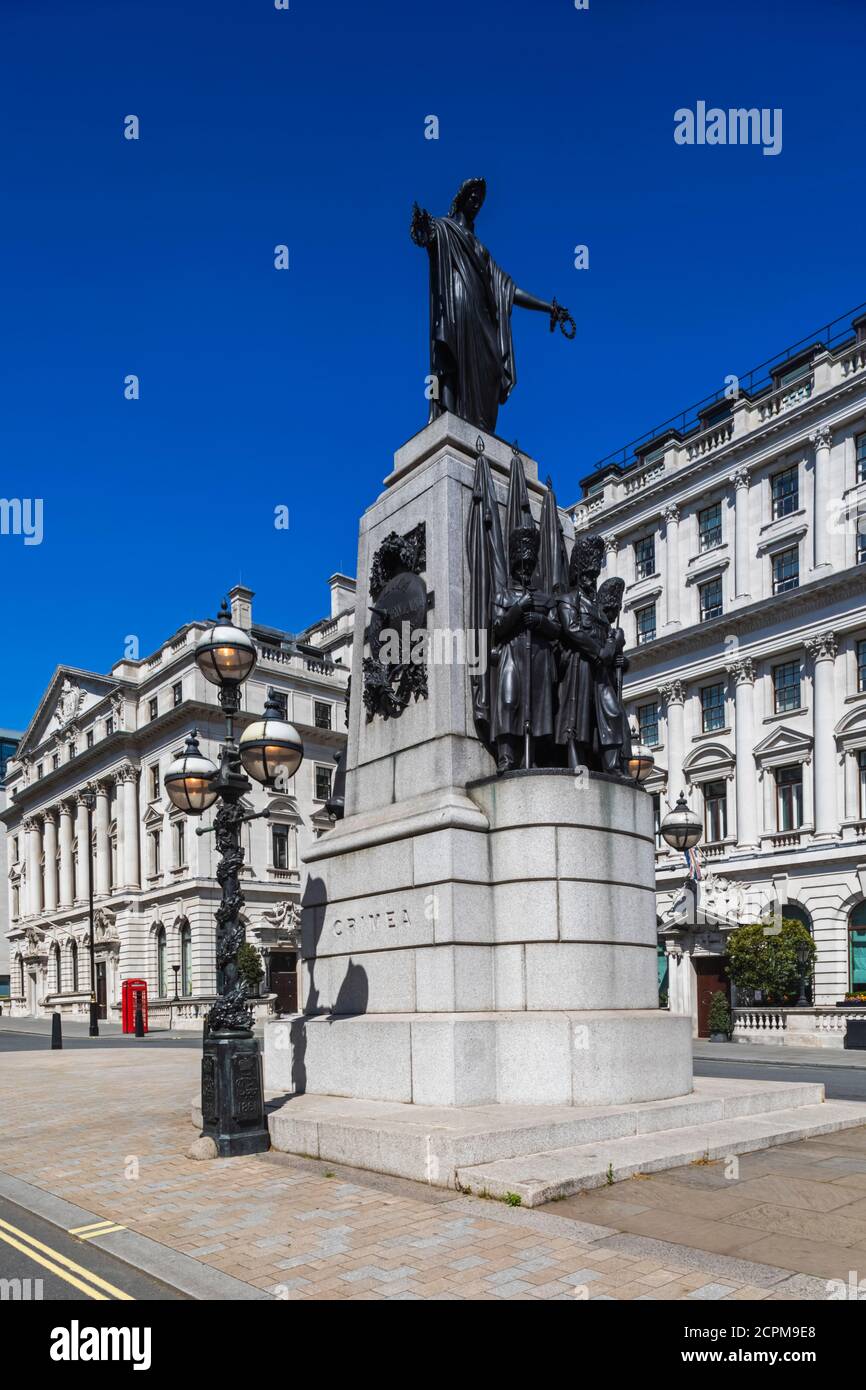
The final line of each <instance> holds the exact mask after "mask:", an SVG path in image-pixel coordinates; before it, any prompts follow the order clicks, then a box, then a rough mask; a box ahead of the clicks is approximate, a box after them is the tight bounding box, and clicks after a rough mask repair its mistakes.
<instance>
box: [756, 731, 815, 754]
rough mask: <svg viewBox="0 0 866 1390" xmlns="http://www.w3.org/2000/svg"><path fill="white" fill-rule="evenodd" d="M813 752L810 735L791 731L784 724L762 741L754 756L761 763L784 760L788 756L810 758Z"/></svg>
mask: <svg viewBox="0 0 866 1390" xmlns="http://www.w3.org/2000/svg"><path fill="white" fill-rule="evenodd" d="M811 751H812V738H811V736H810V735H809V734H806V733H802V732H801V731H800V730H799V729H789V728H787V727H786V726H785V725H784V724H782V725H780V726H779V727H778V728H777V729H774V730H773V732H772V733H771V734H768V735H767V737H766V738H764V739H762V740H761V742H760V743H759V744H758V745H757V747H756V748H755V749H754V756H755V759H756V760H757V761H761V760H762V759H770V758H772V759H776V758H784V757H785V756H786V755H787V754H790V755H791V756H793V757H798V756H799V757H803V756H808V755H809V754H810V753H811Z"/></svg>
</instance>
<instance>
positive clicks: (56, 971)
mask: <svg viewBox="0 0 866 1390" xmlns="http://www.w3.org/2000/svg"><path fill="white" fill-rule="evenodd" d="M51 963H52V966H53V969H52V975H53V977H54V993H55V994H59V993H60V947H59V946H57V945H54V946H52V947H51Z"/></svg>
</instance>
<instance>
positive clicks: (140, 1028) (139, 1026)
mask: <svg viewBox="0 0 866 1390" xmlns="http://www.w3.org/2000/svg"><path fill="white" fill-rule="evenodd" d="M135 1036H136V1037H137V1038H143V1037H144V1014H143V1013H142V1012H141V1004H140V1003H137V1004H136V1006H135Z"/></svg>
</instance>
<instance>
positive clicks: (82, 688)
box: [17, 666, 124, 761]
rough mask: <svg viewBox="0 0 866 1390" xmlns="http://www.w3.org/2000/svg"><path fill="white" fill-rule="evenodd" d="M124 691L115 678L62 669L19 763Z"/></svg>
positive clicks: (20, 752) (27, 732) (54, 678)
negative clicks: (113, 696)
mask: <svg viewBox="0 0 866 1390" xmlns="http://www.w3.org/2000/svg"><path fill="white" fill-rule="evenodd" d="M123 688H124V687H123V686H121V685H120V684H119V683H118V682H117V681H116V680H115V679H113V678H112V677H111V676H101V675H99V674H98V673H97V672H94V671H81V670H79V669H78V668H76V667H74V666H58V667H57V670H56V671H55V672H54V675H53V676H52V677H51V680H50V682H49V684H48V686H47V688H46V690H45V694H44V695H43V697H42V699H41V700H40V702H39V705H38V706H37V709H36V713H35V714H34V716H33V718H32V719H31V721H30V723H29V724H28V726H27V728H26V729H25V731H24V736H23V738H22V739H21V742H20V743H19V745H18V751H17V761H21V760H23V759H25V758H27V757H28V756H32V754H33V751H34V750H35V749H37V748H39V747H40V745H41V744H43V743H45V742H46V740H47V739H49V738H50V737H52V736H53V735H55V734H57V735H61V736H62V734H63V733H64V731H66V730H69V729H71V728H74V727H75V725H76V724H80V722H81V720H82V718H83V717H85V716H86V714H87V711H88V710H89V709H91V708H92V707H93V706H94V705H96V704H98V703H99V702H100V701H101V700H104V699H105V697H106V696H107V695H111V694H113V693H114V692H115V691H117V690H121V689H123Z"/></svg>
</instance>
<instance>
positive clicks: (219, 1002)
mask: <svg viewBox="0 0 866 1390" xmlns="http://www.w3.org/2000/svg"><path fill="white" fill-rule="evenodd" d="M195 659H196V664H197V665H198V668H199V670H200V671H201V673H202V675H203V676H204V677H205V679H206V680H208V681H210V682H211V684H212V685H215V686H217V688H218V698H219V703H220V707H221V709H222V711H223V714H224V715H225V721H226V723H225V739H224V741H223V743H222V744H221V745H220V754H219V765H218V766H217V765H216V764H214V763H213V762H211V760H210V758H207V757H205V755H204V754H203V753H202V752H201V750H200V749H199V746H198V741H197V738H196V736H195V733H193V734H192V735H190V737H189V738H188V739H187V742H186V747H185V748H184V750H183V752H182V753H181V754H180V755H179V756H178V757H177V758H176V759H175V760H174V762H173V763H172V764H171V766H170V767H169V768H168V769H167V771H166V774H165V777H164V779H163V780H164V785H165V790H166V793H167V794H168V797H169V800H170V801H171V803H172V805H173V806H176V807H178V809H179V810H181V811H184V812H185V813H186V814H187V815H188V816H199V815H201V814H202V812H203V811H206V810H207V809H208V807H209V806H212V805H213V804H214V802H216V801H218V802H219V803H220V804H219V808H218V810H217V812H216V815H215V816H214V821H213V825H212V826H210V827H207V828H203V827H201V826H200V827H199V828H198V829H197V830H196V834H197V835H207V834H209V833H210V831H211V830H213V833H214V836H215V839H216V845H217V849H218V850H219V854H220V859H219V863H218V864H217V871H216V876H217V881H218V882H219V884H220V887H221V889H222V898H221V901H220V905H219V907H218V908H217V910H216V922H217V940H216V964H217V971H218V981H219V993H218V995H217V998H216V1000H215V1001H214V1003H213V1005H212V1006H211V1008H210V1010H209V1012H208V1017H207V1025H208V1026H207V1031H206V1035H205V1040H204V1051H203V1055H202V1066H201V1098H202V1135H203V1136H209V1137H210V1138H212V1139H213V1140H214V1142H215V1143H216V1146H217V1150H218V1152H219V1154H220V1156H221V1157H222V1158H231V1157H235V1156H237V1155H240V1154H253V1153H262V1152H264V1150H266V1149H267V1148H269V1147H270V1140H269V1138H268V1130H267V1125H266V1124H265V1109H264V1093H263V1087H262V1062H261V1055H260V1052H259V1045H258V1040H257V1039H256V1038H255V1037H254V1036H253V1032H252V1025H253V1015H252V1011H251V1009H250V1008H249V1005H248V1003H247V998H248V991H247V986H246V984H245V982H244V981H243V980H242V979H241V978H240V975H239V972H238V950H239V948H240V947H241V946H242V945H243V942H244V938H245V930H244V924H243V922H242V920H241V909H242V908H243V905H244V896H243V893H242V892H241V886H240V876H241V870H242V868H243V862H244V851H243V849H242V848H241V840H240V831H241V826H242V825H243V823H244V821H248V820H256V819H258V818H259V817H261V816H269V815H270V811H269V810H268V809H267V808H266V809H265V810H264V811H257V812H250V811H245V810H244V809H243V807H242V806H241V804H240V803H241V800H242V798H243V797H244V796H246V794H247V793H248V792H250V791H251V790H252V784H251V782H250V781H249V779H248V778H247V776H246V775H245V773H244V768H246V770H247V772H249V774H250V776H252V777H254V778H255V780H256V781H257V782H261V783H262V784H263V785H264V786H273V785H274V784H275V782H276V781H277V777H278V775H280V772H281V769H283V768H287V769H288V768H290V769H291V772H294V771H295V770H296V769H297V768H298V767H299V766H300V763H301V760H302V758H303V756H304V750H303V743H302V742H301V737H300V735H299V734H298V732H297V730H296V729H295V728H293V726H292V725H291V724H288V723H286V721H285V720H283V719H281V718H280V711H279V707H278V706H277V705H276V702H275V699H274V692H273V691H269V692H268V697H269V698H268V706H267V707H266V709H265V715H264V718H263V719H261V720H258V721H256V722H254V723H253V724H252V725H251V726H250V730H249V731H248V732H249V734H250V737H246V735H245V736H244V738H243V739H242V740H241V743H240V744H238V741H237V739H236V737H235V718H236V716H237V714H238V712H239V710H240V704H241V685H242V684H243V682H244V681H245V680H246V679H247V677H248V676H249V674H250V672H251V671H252V670H253V668H254V666H255V664H256V660H257V652H256V647H255V643H254V642H253V640H252V638H251V637H250V635H249V633H247V632H244V631H243V630H242V629H241V628H239V627H235V625H234V624H233V623H232V618H231V613H230V612H229V610H228V608H227V606H226V603H225V601H223V605H222V608H221V609H220V612H219V616H218V618H217V620H216V622H215V623H214V624H213V625H212V626H211V627H210V628H209V629H208V631H207V632H206V633H205V635H204V636H203V637H202V639H201V641H200V642H199V643H198V645H197V646H196V649H195ZM291 772H290V773H289V775H291Z"/></svg>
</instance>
